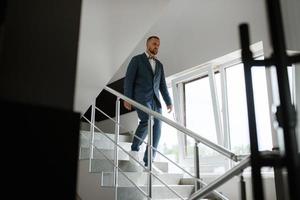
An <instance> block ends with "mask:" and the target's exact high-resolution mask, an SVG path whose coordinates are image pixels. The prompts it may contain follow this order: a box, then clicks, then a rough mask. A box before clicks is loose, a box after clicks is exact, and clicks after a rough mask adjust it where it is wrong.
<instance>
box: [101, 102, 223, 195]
mask: <svg viewBox="0 0 300 200" xmlns="http://www.w3.org/2000/svg"><path fill="white" fill-rule="evenodd" d="M95 109H96V110H98V111H99V112H101V113H102V114H103V115H105V116H106V117H107V118H108V119H110V120H111V121H113V122H114V123H116V124H118V125H119V126H120V127H123V128H125V129H126V130H127V131H129V132H128V133H129V134H130V135H132V136H133V137H136V138H137V139H138V140H140V141H141V142H143V143H144V144H148V143H147V142H145V141H144V140H143V139H141V138H140V137H138V136H136V135H135V134H133V133H131V132H130V130H129V129H128V128H126V127H125V126H124V125H122V124H121V123H118V122H117V121H115V120H114V119H113V118H112V117H110V116H109V115H108V114H106V113H105V112H104V111H103V110H101V109H100V108H98V107H96V106H95ZM151 148H152V149H154V150H155V151H156V152H157V153H159V154H160V155H161V156H163V157H164V158H165V159H167V160H168V161H170V162H171V163H172V164H174V165H175V166H176V167H178V168H179V169H181V170H182V171H183V172H185V173H186V174H188V175H189V176H191V177H192V178H193V179H194V180H195V181H197V182H199V183H200V184H201V185H202V186H206V185H207V183H205V182H204V181H203V180H201V179H200V178H197V177H196V176H194V175H193V174H191V173H190V172H189V171H187V170H186V169H184V168H183V167H181V166H180V165H179V164H177V163H176V162H174V161H173V160H171V159H170V158H169V157H168V156H166V155H164V154H163V153H162V152H160V151H159V150H158V149H157V148H155V147H153V146H152V147H151ZM212 193H213V194H214V195H216V196H218V197H220V198H222V199H224V200H227V199H228V198H227V197H225V196H224V195H223V194H221V193H220V192H218V191H217V190H214V191H212Z"/></svg>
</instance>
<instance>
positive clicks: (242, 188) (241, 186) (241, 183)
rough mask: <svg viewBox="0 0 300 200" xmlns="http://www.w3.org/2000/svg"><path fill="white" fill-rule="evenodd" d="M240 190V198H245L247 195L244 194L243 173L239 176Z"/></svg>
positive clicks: (242, 199)
mask: <svg viewBox="0 0 300 200" xmlns="http://www.w3.org/2000/svg"><path fill="white" fill-rule="evenodd" d="M240 190H241V191H240V192H241V198H240V199H241V200H247V196H246V182H245V180H244V177H243V173H242V174H241V176H240Z"/></svg>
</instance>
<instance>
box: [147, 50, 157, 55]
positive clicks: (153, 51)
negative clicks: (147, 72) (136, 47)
mask: <svg viewBox="0 0 300 200" xmlns="http://www.w3.org/2000/svg"><path fill="white" fill-rule="evenodd" d="M149 52H150V53H152V54H153V55H156V54H157V53H158V50H156V51H155V50H154V49H153V50H151V49H149Z"/></svg>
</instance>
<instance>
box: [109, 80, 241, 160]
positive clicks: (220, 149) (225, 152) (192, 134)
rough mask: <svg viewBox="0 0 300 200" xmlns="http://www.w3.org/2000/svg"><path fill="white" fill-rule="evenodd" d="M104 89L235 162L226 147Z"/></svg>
mask: <svg viewBox="0 0 300 200" xmlns="http://www.w3.org/2000/svg"><path fill="white" fill-rule="evenodd" d="M104 89H105V90H106V91H108V92H110V93H111V94H113V95H115V96H117V97H119V98H121V99H123V100H125V101H127V102H128V103H130V104H131V105H133V106H134V107H136V108H138V109H140V110H142V111H144V112H146V113H147V114H149V115H152V116H153V117H155V118H156V119H159V120H161V121H163V122H165V123H167V124H169V125H170V126H172V127H174V128H175V129H177V130H179V131H181V132H182V133H184V134H186V135H188V136H190V137H192V138H194V139H195V140H196V141H198V142H201V143H202V144H204V145H206V146H208V147H210V148H211V149H213V150H215V151H217V152H219V153H220V154H222V155H224V156H226V157H227V158H229V159H231V160H233V161H235V162H237V161H238V159H237V155H236V154H234V153H233V152H231V151H229V150H228V149H226V148H224V147H222V146H220V145H218V144H215V143H213V142H211V141H209V140H208V139H206V138H204V137H202V136H200V135H198V134H196V133H195V132H193V131H191V130H189V129H187V128H185V127H184V126H182V125H180V124H178V123H176V122H174V121H172V120H170V119H168V118H166V117H164V116H163V115H161V114H160V113H157V112H155V111H153V110H151V109H149V108H147V107H146V106H143V105H142V104H140V103H138V102H136V101H134V100H132V99H130V98H128V97H126V96H125V95H123V94H121V93H119V92H117V91H115V90H113V89H111V88H110V87H107V86H106V87H105V88H104Z"/></svg>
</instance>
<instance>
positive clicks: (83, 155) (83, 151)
mask: <svg viewBox="0 0 300 200" xmlns="http://www.w3.org/2000/svg"><path fill="white" fill-rule="evenodd" d="M122 146H123V145H122ZM128 148H129V149H130V146H129V147H125V149H127V150H128ZM100 150H101V152H102V153H104V154H105V156H106V157H107V158H108V159H110V160H113V159H114V156H115V155H114V154H115V151H114V150H110V149H100ZM101 152H100V151H99V150H98V149H94V159H106V157H105V156H104V155H103V154H102V153H101ZM118 152H119V155H118V156H119V160H128V159H129V156H128V155H127V154H126V153H125V152H124V151H122V150H120V149H119V151H118ZM89 158H90V148H80V157H79V159H80V160H86V159H89Z"/></svg>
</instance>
